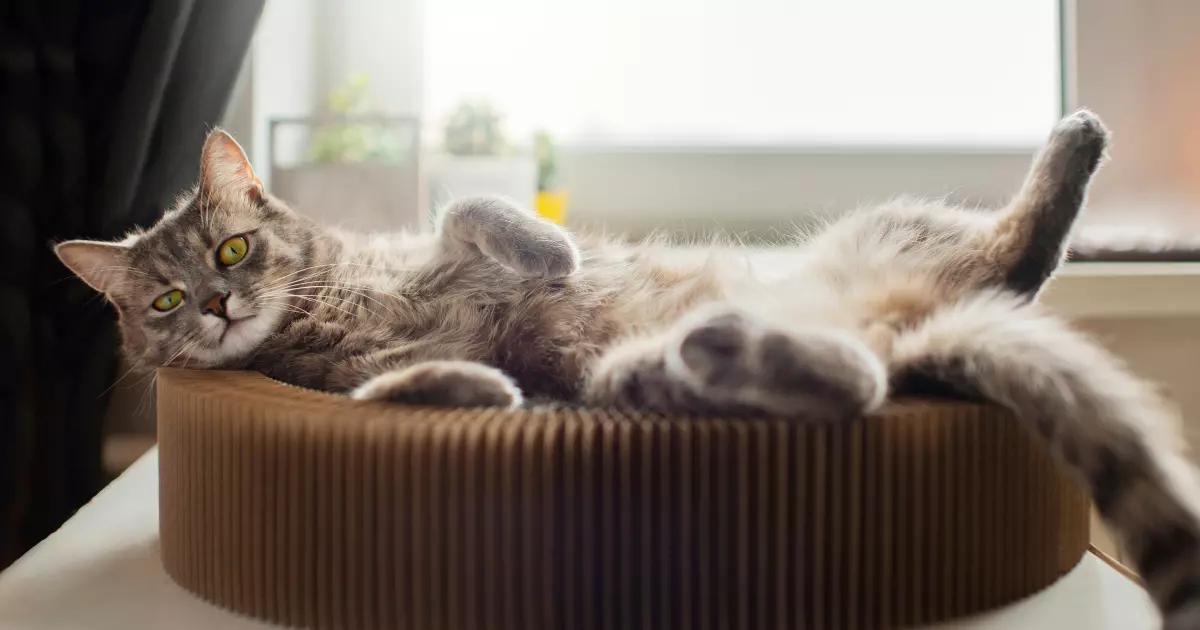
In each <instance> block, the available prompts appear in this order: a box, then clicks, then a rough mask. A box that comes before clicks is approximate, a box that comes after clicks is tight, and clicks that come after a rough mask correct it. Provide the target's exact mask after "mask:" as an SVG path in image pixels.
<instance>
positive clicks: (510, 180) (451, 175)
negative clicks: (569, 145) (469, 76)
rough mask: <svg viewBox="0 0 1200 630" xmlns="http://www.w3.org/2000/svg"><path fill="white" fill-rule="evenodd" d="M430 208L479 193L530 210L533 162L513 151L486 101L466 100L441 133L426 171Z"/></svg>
mask: <svg viewBox="0 0 1200 630" xmlns="http://www.w3.org/2000/svg"><path fill="white" fill-rule="evenodd" d="M428 184H429V192H430V196H431V205H432V206H433V207H434V208H436V207H438V206H441V205H444V204H446V203H448V202H450V201H452V200H454V199H458V198H462V197H471V196H477V195H499V196H503V197H507V198H509V199H511V200H513V201H514V202H516V203H519V204H521V205H524V206H525V207H532V206H533V205H534V203H535V198H536V195H537V164H536V162H535V161H534V159H533V158H532V157H531V156H528V155H522V154H520V153H518V152H516V151H514V150H513V147H512V146H511V145H510V144H509V142H508V140H507V138H506V137H505V135H504V129H503V118H502V117H501V115H500V113H499V112H498V111H497V110H496V109H495V108H494V107H493V106H492V105H491V104H490V103H488V102H486V101H467V102H464V103H462V104H461V105H459V106H458V107H457V108H456V109H455V110H454V111H453V112H452V113H451V115H450V116H449V117H448V119H447V120H446V124H445V126H444V127H443V129H442V152H441V153H440V154H438V155H435V156H432V159H431V160H430V166H429V170H428Z"/></svg>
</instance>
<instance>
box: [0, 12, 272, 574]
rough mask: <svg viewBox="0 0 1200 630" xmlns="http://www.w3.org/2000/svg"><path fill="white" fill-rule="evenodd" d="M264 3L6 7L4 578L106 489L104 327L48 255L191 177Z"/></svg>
mask: <svg viewBox="0 0 1200 630" xmlns="http://www.w3.org/2000/svg"><path fill="white" fill-rule="evenodd" d="M264 2H265V0H120V1H112V0H0V252H2V253H3V260H2V261H0V567H4V566H7V565H8V564H9V563H11V562H12V561H13V560H14V559H16V558H17V557H19V556H20V554H22V553H23V552H24V551H25V550H27V549H28V548H29V547H31V546H32V545H33V544H35V543H37V542H38V541H39V540H41V539H42V538H44V537H45V536H46V535H47V534H49V533H50V532H53V531H54V530H55V529H56V528H57V527H58V526H59V525H60V524H61V523H62V522H63V521H64V520H65V519H67V518H69V517H70V515H71V514H72V513H73V512H74V511H75V510H76V509H77V508H78V507H79V506H80V505H82V504H83V503H85V502H86V501H88V500H89V499H90V498H91V497H92V496H93V495H94V494H95V493H96V492H97V491H98V490H99V489H100V488H101V487H102V486H103V484H104V483H105V481H106V480H105V479H104V477H103V468H102V465H101V435H102V430H103V427H102V426H101V423H102V419H103V417H104V411H105V406H106V403H107V393H108V390H109V388H110V386H111V385H112V383H113V380H114V378H115V377H116V374H115V370H116V361H115V350H116V346H117V337H116V331H115V328H114V316H113V313H112V311H111V309H110V308H108V307H107V305H105V304H104V302H103V300H100V299H97V298H96V296H95V295H93V294H92V293H91V291H90V290H88V289H87V288H86V287H85V286H84V285H82V283H80V282H78V281H76V280H74V279H73V278H71V277H70V274H69V272H67V270H66V269H65V268H63V267H62V265H61V264H59V262H58V260H57V259H56V258H55V257H54V255H53V253H52V252H51V250H50V247H49V246H50V244H51V243H52V242H55V241H58V240H63V239H67V238H74V237H88V238H105V239H110V238H116V237H119V236H121V235H122V234H123V233H124V232H125V231H127V230H128V229H130V228H131V227H133V226H134V225H138V224H141V225H145V224H149V223H151V222H153V221H154V219H155V218H156V217H157V215H158V214H159V213H160V212H161V211H162V208H163V207H164V206H165V205H166V204H168V203H169V202H170V200H171V199H172V198H173V196H174V195H175V194H176V193H177V192H179V191H180V190H181V189H182V188H184V187H185V186H188V185H190V184H191V183H192V182H193V181H194V180H195V177H196V172H197V167H198V164H197V156H198V155H199V151H200V146H201V144H202V143H203V141H204V136H205V134H206V133H207V130H208V129H209V128H210V127H211V126H213V125H214V124H216V123H217V122H219V120H220V117H221V114H222V112H223V110H224V108H225V105H226V103H227V102H228V100H229V97H230V95H231V92H232V89H233V85H234V81H235V80H236V78H237V74H238V70H239V69H240V67H241V65H242V61H243V59H244V57H245V55H246V51H247V50H248V49H249V45H250V39H251V35H252V33H253V31H254V27H255V25H256V23H257V22H258V17H259V14H260V13H261V11H262V7H263V3H264Z"/></svg>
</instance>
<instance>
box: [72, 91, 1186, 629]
mask: <svg viewBox="0 0 1200 630" xmlns="http://www.w3.org/2000/svg"><path fill="white" fill-rule="evenodd" d="M1107 138H1108V135H1107V131H1106V130H1105V129H1104V127H1103V126H1102V125H1101V123H1100V121H1099V120H1098V119H1096V118H1095V117H1094V116H1092V115H1091V114H1090V113H1087V112H1078V113H1076V114H1074V115H1072V116H1069V117H1067V118H1065V119H1064V120H1063V121H1061V122H1060V123H1059V125H1058V126H1057V127H1056V128H1055V130H1054V132H1053V133H1052V134H1051V136H1050V139H1049V141H1048V143H1047V145H1046V147H1045V148H1044V149H1043V151H1042V152H1041V154H1040V155H1039V156H1038V158H1037V159H1036V161H1035V163H1034V164H1033V166H1032V168H1031V170H1030V173H1029V177H1028V179H1027V181H1026V182H1025V184H1024V186H1023V187H1022V189H1021V190H1020V192H1019V193H1018V194H1017V196H1016V197H1015V198H1014V200H1013V202H1012V203H1011V204H1009V205H1008V206H1007V207H1005V208H1002V209H1000V210H999V211H995V212H990V211H981V210H977V211H971V210H965V209H961V208H953V207H947V206H945V205H942V204H938V203H930V202H923V201H914V200H898V201H896V202H893V203H890V204H887V205H884V206H883V207H880V208H876V209H873V210H868V211H862V212H857V213H851V214H848V215H846V216H845V217H844V218H842V219H840V220H838V221H837V222H835V223H833V224H831V225H829V226H827V227H826V228H825V229H824V230H822V231H821V232H820V233H819V234H817V235H815V236H814V237H812V238H805V239H802V242H798V245H799V246H798V247H797V248H796V251H795V252H794V254H793V255H792V256H791V257H790V258H789V259H788V260H787V261H786V262H781V263H780V264H778V265H772V266H770V268H765V269H764V268H761V267H755V265H754V264H753V261H752V260H750V259H749V258H748V257H746V256H745V255H744V254H739V253H737V252H733V253H724V252H722V251H719V250H716V249H713V250H710V251H707V252H704V253H703V254H702V255H700V256H689V255H687V254H686V253H685V252H682V251H679V250H673V249H672V248H669V247H666V246H663V245H660V244H656V243H654V242H647V243H643V244H640V245H627V244H622V243H620V242H617V241H613V240H611V239H605V238H599V237H579V236H576V237H574V238H572V237H571V236H569V235H568V234H567V233H566V232H564V231H563V230H561V229H560V228H558V227H556V226H553V225H551V224H549V223H548V222H546V221H543V220H541V219H538V218H536V217H534V216H532V215H530V214H529V213H528V212H525V211H523V210H520V209H518V208H515V207H513V206H512V205H511V204H508V203H505V202H503V201H500V200H494V199H467V200H460V201H458V202H456V203H454V204H452V205H451V206H450V207H449V208H447V209H446V210H445V211H444V213H443V215H442V219H441V223H440V227H439V229H438V231H437V232H436V233H435V234H431V235H392V236H363V235H354V234H347V233H343V232H340V231H337V230H333V229H329V228H323V227H319V226H316V225H313V224H312V223H311V222H309V221H307V220H306V219H304V218H303V217H302V216H300V215H298V214H296V213H294V212H292V211H291V210H290V209H288V208H287V206H286V205H284V204H283V203H282V202H280V201H279V200H278V199H275V198H273V197H271V196H270V195H269V194H268V193H267V192H266V191H264V190H262V187H261V182H259V181H258V179H257V177H255V176H254V175H253V170H252V169H250V166H249V163H248V162H247V161H246V160H245V156H244V154H242V153H241V151H240V149H239V148H237V145H236V143H235V142H233V140H232V138H229V137H228V136H226V135H224V134H223V133H221V132H215V133H214V136H213V137H212V138H210V141H209V142H208V143H207V144H206V148H205V153H204V156H203V157H202V163H203V165H204V167H203V168H202V170H201V172H202V180H201V182H200V184H199V186H198V187H197V189H196V190H195V191H192V192H191V193H189V194H187V195H185V196H184V197H183V198H182V199H181V201H180V203H179V204H178V206H177V207H176V208H174V209H172V210H171V211H170V212H168V213H167V214H166V216H165V217H164V218H163V219H162V221H160V222H159V224H157V225H156V226H154V227H152V228H151V229H149V230H147V231H145V232H139V233H136V234H134V235H131V236H130V237H129V238H128V239H125V240H124V241H122V242H120V243H107V244H105V243H93V242H87V241H73V242H68V243H64V244H62V245H60V246H59V247H58V253H59V255H60V257H61V258H62V259H63V261H64V262H65V263H66V264H67V265H68V266H69V267H70V268H71V269H72V270H74V271H75V272H76V273H77V274H78V275H80V277H82V278H83V279H84V280H85V281H87V282H88V283H89V284H91V285H92V286H93V287H95V288H97V289H98V290H100V291H103V292H104V293H105V294H106V295H107V297H108V299H109V300H110V301H111V302H112V303H113V304H114V305H115V306H116V307H117V310H118V312H119V313H120V315H121V329H122V333H123V335H124V339H125V344H124V350H125V352H126V355H127V356H128V357H129V358H130V360H131V361H132V362H133V363H134V364H136V365H138V366H141V367H153V366H157V365H168V364H169V365H186V366H191V367H198V368H242V369H256V370H260V371H262V372H264V373H266V374H268V375H270V376H273V377H275V378H278V379H280V380H284V381H287V382H291V383H294V384H297V385H302V386H306V387H313V388H318V389H324V390H327V391H332V392H343V393H347V394H350V395H353V396H356V397H359V398H366V399H376V400H392V401H403V402H410V403H425V404H442V405H499V406H515V405H518V404H520V403H521V401H522V399H524V398H526V397H531V398H537V399H543V398H552V399H559V400H563V399H565V400H570V401H582V402H585V403H588V404H593V405H606V406H626V407H636V408H639V409H655V410H660V411H664V412H690V413H703V414H747V415H773V416H787V417H796V418H806V419H810V420H824V421H838V420H844V419H848V418H852V417H857V416H860V415H862V414H864V413H869V412H871V411H872V410H874V409H875V408H877V407H878V406H879V405H880V404H882V401H883V400H884V399H885V398H886V397H887V396H889V395H897V394H904V393H914V392H920V393H928V392H931V391H939V392H950V393H957V394H960V395H969V396H974V397H979V398H983V399H986V400H990V401H993V402H995V403H996V404H1000V405H1003V406H1005V407H1008V408H1009V409H1011V410H1012V411H1013V412H1014V413H1015V415H1016V416H1017V417H1018V418H1020V419H1021V421H1023V422H1024V423H1026V424H1027V426H1028V427H1029V429H1030V430H1031V431H1032V433H1033V434H1034V435H1035V436H1037V437H1038V438H1040V439H1041V440H1043V441H1044V442H1045V444H1046V445H1047V447H1048V448H1049V449H1051V450H1052V451H1053V452H1054V453H1055V454H1056V455H1057V456H1058V458H1059V459H1060V460H1061V461H1062V463H1063V464H1064V465H1066V466H1068V467H1069V468H1070V469H1071V470H1073V471H1075V472H1076V473H1077V474H1078V475H1079V477H1080V479H1081V480H1083V482H1084V483H1085V484H1087V487H1088V488H1090V489H1091V492H1092V494H1093V496H1094V497H1095V499H1096V504H1097V507H1098V508H1099V511H1100V513H1101V514H1102V516H1103V517H1104V519H1105V521H1106V522H1107V523H1108V524H1109V525H1110V526H1111V528H1112V529H1113V530H1114V532H1116V533H1117V534H1118V535H1119V536H1120V537H1121V538H1122V539H1123V540H1124V542H1125V544H1126V546H1127V547H1128V549H1129V550H1130V552H1131V553H1132V555H1133V557H1134V558H1135V559H1136V565H1137V568H1138V569H1139V570H1140V571H1141V573H1142V574H1143V575H1144V576H1145V578H1146V583H1147V585H1148V587H1149V589H1150V592H1151V594H1152V596H1153V597H1154V599H1155V601H1156V602H1157V603H1158V605H1159V606H1160V607H1161V608H1162V610H1163V612H1164V620H1165V622H1164V623H1165V627H1167V628H1170V629H1183V628H1200V548H1198V538H1197V536H1198V532H1200V527H1198V523H1200V521H1198V518H1200V516H1198V515H1200V513H1198V511H1197V510H1198V509H1200V508H1198V506H1200V503H1198V501H1200V498H1198V497H1197V489H1196V487H1195V486H1196V479H1195V471H1194V469H1193V468H1192V467H1191V465H1190V464H1188V463H1187V461H1186V460H1185V459H1184V458H1183V456H1182V455H1181V454H1180V453H1179V451H1178V443H1179V442H1178V439H1177V438H1176V437H1175V436H1174V435H1173V434H1172V430H1173V427H1174V425H1175V423H1176V422H1177V417H1176V415H1175V414H1174V413H1173V412H1172V411H1171V410H1170V409H1169V407H1168V406H1167V405H1165V404H1164V403H1163V401H1161V400H1160V399H1159V398H1158V397H1157V395H1156V394H1155V393H1154V392H1153V391H1152V389H1151V388H1150V387H1149V386H1148V385H1146V384H1145V383H1143V382H1141V381H1140V380H1138V379H1137V378H1135V377H1134V376H1132V375H1131V374H1130V373H1129V372H1128V371H1127V370H1126V369H1125V368H1124V367H1123V366H1122V365H1121V364H1120V362H1119V361H1118V360H1117V359H1115V358H1114V357H1112V356H1111V355H1109V354H1108V353H1107V352H1105V351H1104V350H1103V349H1102V348H1100V347H1099V346H1097V345H1096V344H1094V343H1093V342H1091V341H1089V340H1088V339H1086V338H1085V337H1083V336H1081V335H1080V334H1078V333H1076V332H1074V331H1072V330H1071V329H1070V328H1069V327H1067V326H1065V325H1064V324H1063V323H1062V322H1060V321H1058V320H1056V319H1054V318H1053V317H1051V316H1049V315H1046V314H1044V313H1041V312H1040V311H1039V310H1038V308H1037V306H1036V305H1035V304H1034V301H1035V298H1036V296H1037V294H1038V292H1039V291H1040V290H1041V288H1042V287H1043V285H1044V284H1045V282H1046V281H1047V280H1048V279H1049V278H1050V277H1051V276H1052V274H1053V272H1054V270H1055V269H1056V268H1057V267H1058V265H1059V263H1060V262H1061V260H1062V258H1063V255H1064V251H1065V242H1066V239H1067V237H1068V234H1069V233H1070V230H1071V227H1072V225H1073V224H1074V221H1075V219H1076V217H1077V215H1078V213H1079V212H1080V210H1081V209H1082V207H1083V203H1084V197H1085V193H1086V190H1087V186H1088V184H1089V182H1090V180H1091V177H1092V175H1093V174H1094V173H1095V171H1096V170H1097V168H1098V167H1099V165H1100V162H1101V160H1102V157H1103V155H1104V151H1105V147H1106V144H1107ZM237 234H245V235H247V238H248V239H249V242H250V253H249V254H248V255H247V257H246V259H245V261H244V262H242V263H239V264H238V265H237V266H234V267H230V268H223V267H222V266H220V265H219V264H217V263H216V261H215V259H214V257H213V248H214V247H215V246H216V245H217V244H218V243H220V242H222V241H223V240H224V239H226V238H228V237H229V236H232V235H237ZM170 288H179V289H186V292H187V297H186V298H185V300H184V302H183V304H181V305H180V306H179V307H178V308H176V309H175V310H173V311H171V312H170V313H165V314H164V313H159V312H155V311H153V310H152V309H151V308H150V303H151V302H152V301H153V299H154V297H155V296H156V295H159V294H161V293H162V292H163V291H165V290H167V289H170ZM213 294H218V295H224V294H228V295H229V298H228V299H229V302H228V304H229V306H228V313H227V316H226V317H224V318H217V317H214V316H213V315H212V314H206V313H205V312H204V311H203V309H202V306H201V305H202V304H203V303H204V302H205V299H206V298H207V297H208V296H210V295H213Z"/></svg>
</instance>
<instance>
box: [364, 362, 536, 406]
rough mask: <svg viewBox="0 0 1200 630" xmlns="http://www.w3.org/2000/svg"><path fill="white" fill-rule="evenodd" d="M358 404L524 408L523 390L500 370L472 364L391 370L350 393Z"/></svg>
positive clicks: (422, 365) (428, 364) (435, 364)
mask: <svg viewBox="0 0 1200 630" xmlns="http://www.w3.org/2000/svg"><path fill="white" fill-rule="evenodd" d="M350 396H351V397H352V398H355V399H358V400H376V401H384V402H394V403H404V404H409V405H431V406H437V407H501V408H504V409H512V408H516V407H519V406H520V405H521V401H522V397H521V390H520V389H519V388H518V387H517V385H516V383H514V382H513V381H512V379H510V378H509V377H508V376H506V375H505V374H504V373H503V372H501V371H500V370H497V369H495V368H493V367H489V366H487V365H483V364H482V363H474V362H472V361H425V362H422V363H416V364H414V365H410V366H408V367H405V368H400V369H394V370H388V371H386V372H383V373H382V374H378V375H376V376H373V377H371V378H369V379H367V381H366V382H364V383H363V384H361V385H359V386H358V387H356V388H354V390H352V391H351V392H350Z"/></svg>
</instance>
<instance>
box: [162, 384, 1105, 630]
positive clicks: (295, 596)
mask: <svg viewBox="0 0 1200 630" xmlns="http://www.w3.org/2000/svg"><path fill="white" fill-rule="evenodd" d="M158 422H159V424H158V431H159V434H158V435H159V462H160V467H161V472H160V474H161V487H160V502H161V531H162V559H163V563H164V565H165V566H166V569H167V572H168V573H169V574H170V575H171V576H172V578H173V579H175V581H177V582H178V583H179V584H180V585H182V586H183V587H184V588H186V589H188V590H190V591H192V592H194V593H196V594H197V595H199V596H201V597H203V598H205V599H208V600H210V601H212V602H215V603H217V604H220V605H222V606H226V607H228V608H231V609H233V610H236V611H239V612H242V613H245V614H248V615H253V616H256V617H261V618H264V619H269V620H274V621H277V622H282V623H286V624H291V625H296V626H304V627H311V628H322V629H325V628H330V629H332V628H411V629H413V630H434V629H437V630H443V629H445V630H465V629H470V630H474V629H477V628H485V627H486V628H491V629H512V630H536V629H545V630H565V629H580V630H591V629H597V630H599V629H601V628H612V629H621V630H628V629H632V628H645V629H656V630H672V629H679V630H693V629H707V628H712V629H721V628H741V629H748V630H749V629H768V628H769V629H780V630H783V629H787V630H801V629H806V628H808V629H825V628H864V629H865V628H888V627H897V626H906V625H912V624H920V623H929V622H934V621H937V620H942V619H946V618H950V617H955V616H960V615H964V614H968V613H971V612H975V611H981V610H984V609H988V608H993V607H997V606H1000V605H1003V604H1006V603H1009V602H1012V601H1014V600H1016V599H1018V598H1021V597H1023V596H1025V595H1028V594H1031V593H1033V592H1035V591H1038V590H1039V589H1041V588H1043V587H1045V586H1047V585H1048V584H1050V583H1051V582H1053V581H1054V580H1055V579H1057V578H1058V577H1059V576H1061V575H1063V574H1064V573H1065V572H1067V571H1068V570H1069V569H1070V568H1071V567H1073V566H1074V565H1075V563H1076V562H1077V561H1078V560H1079V558H1080V557H1081V555H1082V554H1083V553H1084V551H1085V550H1086V549H1087V544H1088V503H1087V500H1086V498H1085V496H1084V494H1083V493H1082V491H1081V490H1080V488H1079V487H1078V486H1077V485H1076V484H1075V483H1074V482H1073V481H1072V480H1071V479H1070V478H1068V477H1067V476H1066V475H1065V474H1063V473H1062V472H1061V471H1060V470H1058V469H1057V467H1056V466H1055V465H1054V464H1053V462H1052V461H1051V460H1050V459H1049V458H1048V457H1047V455H1046V454H1045V453H1043V452H1042V451H1041V450H1040V449H1039V448H1037V447H1036V445H1035V444H1033V442H1032V440H1031V439H1029V438H1028V437H1027V436H1026V435H1025V433H1024V432H1023V430H1022V429H1021V428H1020V427H1018V426H1017V424H1016V423H1015V422H1013V421H1012V420H1011V419H1010V418H1009V417H1007V416H1006V415H1005V414H1004V413H1003V412H1000V411H998V410H995V409H991V408H988V407H982V406H976V405H969V404H960V403H948V402H947V403H923V402H907V403H901V404H893V405H891V406H889V407H888V408H887V409H886V410H885V411H884V412H883V413H881V414H879V415H878V416H875V417H871V418H867V419H864V420H862V421H858V422H853V423H848V424H843V425H836V426H833V425H809V424H802V423H798V422H784V421H766V420H699V419H688V418H677V419H666V418H661V417H654V416H629V415H619V414H615V413H612V412H600V411H595V412H593V411H586V412H584V411H528V412H501V411H489V410H439V409H425V408H411V407H403V406H389V405H381V404H368V403H357V402H353V401H350V400H348V399H345V398H342V397H337V396H331V395H327V394H321V393H318V392H311V391H307V390H301V389H297V388H293V387H288V386H285V385H281V384H279V383H276V382H274V381H270V380H268V379H266V378H265V377H262V376H259V375H256V374H245V373H222V372H198V371H179V370H162V371H160V372H159V376H158Z"/></svg>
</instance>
